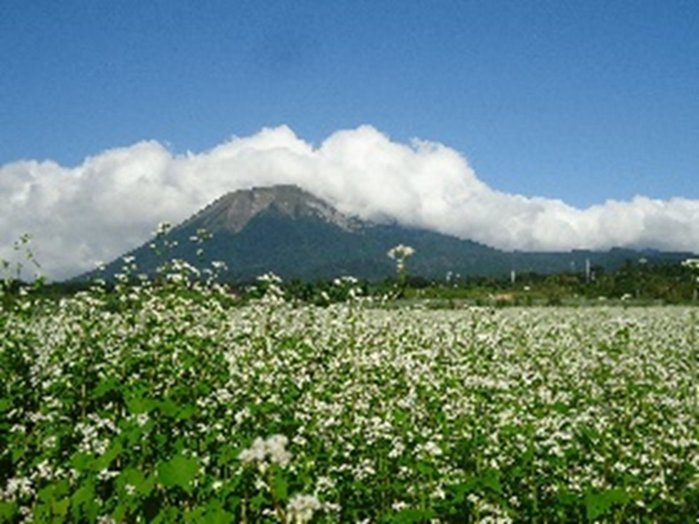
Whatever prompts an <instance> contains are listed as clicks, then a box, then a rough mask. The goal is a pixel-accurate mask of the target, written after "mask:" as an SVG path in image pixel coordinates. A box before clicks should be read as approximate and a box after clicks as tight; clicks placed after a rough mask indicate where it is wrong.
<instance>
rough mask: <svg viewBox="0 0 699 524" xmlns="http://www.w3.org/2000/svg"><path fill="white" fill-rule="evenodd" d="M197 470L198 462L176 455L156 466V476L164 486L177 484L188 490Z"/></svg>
mask: <svg viewBox="0 0 699 524" xmlns="http://www.w3.org/2000/svg"><path fill="white" fill-rule="evenodd" d="M198 470H199V464H198V463H197V461H196V460H194V459H192V458H188V457H185V456H183V455H177V456H175V457H173V458H172V459H171V460H169V461H168V462H161V463H160V465H159V466H158V478H159V479H160V482H162V484H163V486H165V487H174V486H179V487H181V488H182V489H184V490H186V491H190V489H191V488H190V486H189V484H190V482H192V480H194V477H196V475H197V471H198Z"/></svg>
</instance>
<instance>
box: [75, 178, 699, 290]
mask: <svg viewBox="0 0 699 524" xmlns="http://www.w3.org/2000/svg"><path fill="white" fill-rule="evenodd" d="M202 230H206V231H207V233H208V234H210V235H211V239H210V240H208V241H207V242H206V243H204V244H203V245H199V243H198V242H193V241H192V239H198V238H199V237H200V233H201V231H202ZM163 239H164V240H167V241H168V243H169V244H170V245H171V246H172V247H171V249H170V252H169V253H167V254H166V255H157V254H156V253H155V252H154V251H153V250H152V249H151V248H150V247H149V246H150V245H152V243H153V241H152V240H151V241H149V242H146V243H145V244H143V245H142V246H140V247H137V248H136V249H134V250H132V251H130V252H129V253H127V255H129V256H132V257H134V262H135V263H136V266H137V270H136V272H137V273H145V274H147V275H149V276H153V275H155V274H156V269H157V267H158V266H159V265H161V264H162V263H163V262H165V261H166V259H171V258H179V259H183V260H186V261H187V262H189V263H190V264H192V265H195V266H198V267H210V265H211V263H212V262H214V261H222V262H224V263H225V264H226V266H227V267H228V269H227V270H226V271H225V272H224V273H223V274H222V275H221V276H222V278H224V279H226V280H250V279H254V278H255V277H257V276H259V275H260V274H262V273H266V272H268V271H272V272H274V273H276V274H278V275H280V276H281V277H283V278H300V279H304V280H318V279H328V278H334V277H337V276H342V275H352V276H355V277H358V278H366V279H369V280H377V279H381V278H386V277H388V276H392V275H395V265H394V262H393V261H392V260H390V259H389V258H388V257H387V256H386V253H387V251H388V250H389V249H390V248H392V247H393V246H395V245H397V244H406V245H410V246H412V247H413V248H415V251H416V252H415V255H414V256H413V257H411V258H410V260H409V261H408V269H409V271H410V273H411V274H414V275H419V276H423V277H426V278H433V279H435V278H438V279H443V278H444V277H445V275H446V274H447V273H452V274H454V275H456V274H460V275H461V276H496V275H504V274H507V273H509V272H510V271H517V272H530V271H531V272H537V273H556V272H562V271H570V270H575V271H583V270H584V268H585V266H586V265H588V264H591V265H595V266H599V267H601V268H604V269H615V268H617V267H619V266H621V265H622V264H623V263H624V262H625V261H627V260H629V259H633V258H636V259H638V258H640V257H645V258H648V259H649V262H650V263H658V262H662V261H672V262H675V261H680V260H683V259H684V258H687V257H688V256H691V254H689V253H665V252H653V251H648V250H644V251H638V250H633V249H624V248H614V249H611V250H609V251H606V252H601V251H587V250H574V251H569V252H553V253H548V252H538V253H537V252H521V251H514V252H505V251H501V250H498V249H495V248H492V247H489V246H485V245H483V244H479V243H477V242H474V241H471V240H466V239H460V238H457V237H454V236H449V235H445V234H442V233H437V232H434V231H430V230H426V229H419V228H410V227H405V226H401V225H399V224H397V223H389V224H385V223H373V222H369V221H364V220H361V219H359V218H357V217H350V216H347V215H344V214H342V213H340V212H339V211H337V210H336V209H335V208H334V207H332V206H331V205H330V204H328V203H327V202H325V201H323V200H322V199H320V198H318V197H316V196H314V195H312V194H311V193H309V192H307V191H304V190H302V189H300V188H299V187H297V186H293V185H280V186H266V187H256V188H252V189H247V190H239V191H234V192H230V193H226V194H225V195H222V196H221V197H220V198H218V199H216V200H214V201H213V202H211V203H210V204H208V205H207V206H205V207H204V208H202V209H201V210H199V211H198V212H196V213H194V214H193V215H192V216H191V217H189V218H188V219H186V220H185V221H183V222H182V223H180V224H179V225H177V226H175V227H174V228H172V229H171V230H170V231H169V232H168V233H167V234H166V235H165V236H164V237H163ZM199 249H201V250H202V251H201V252H200V253H197V252H198V250H199ZM121 259H122V257H119V258H118V259H116V260H114V261H112V262H111V263H110V264H108V265H107V266H106V270H105V271H104V273H103V274H102V277H104V278H107V279H108V280H109V279H113V278H114V276H115V275H116V274H117V273H118V272H119V270H120V268H121V266H122V262H121ZM95 276H97V273H96V272H90V273H87V274H85V275H81V276H80V277H78V278H77V279H78V280H85V279H88V278H92V277H95Z"/></svg>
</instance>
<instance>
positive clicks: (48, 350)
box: [0, 264, 699, 523]
mask: <svg viewBox="0 0 699 524" xmlns="http://www.w3.org/2000/svg"><path fill="white" fill-rule="evenodd" d="M176 268H177V264H173V266H172V267H171V268H170V270H176ZM180 270H181V271H183V273H184V275H185V276H183V277H182V278H165V277H164V278H163V279H162V280H160V281H159V282H158V283H152V282H136V283H134V284H130V285H129V284H127V283H125V282H119V283H117V284H116V285H115V286H114V288H113V289H111V290H110V289H108V288H106V287H105V286H92V287H91V288H90V289H88V290H81V291H77V292H75V293H74V294H72V295H69V296H54V295H51V294H42V293H43V291H39V292H29V293H27V294H23V295H20V294H19V293H18V294H17V295H16V296H13V300H12V301H10V302H7V303H5V304H4V305H3V306H2V309H0V330H1V331H2V333H3V336H2V337H0V522H19V521H22V520H23V519H25V518H26V517H27V516H31V517H32V518H33V519H34V521H35V522H96V521H97V520H98V519H101V521H105V522H106V521H109V520H108V519H113V520H114V521H117V522H139V521H140V522H192V523H194V522H274V521H279V522H287V523H291V522H294V523H296V522H307V521H308V520H309V519H313V521H314V522H338V521H352V522H354V521H361V520H364V519H369V520H370V521H372V522H397V523H409V522H429V521H430V520H434V519H437V520H439V521H446V522H481V521H486V522H487V521H494V520H497V521H501V522H510V521H512V522H531V521H541V522H562V521H563V522H580V521H585V520H589V521H612V522H615V521H616V522H625V521H663V522H683V521H684V517H686V515H692V514H697V512H699V495H698V493H697V489H696V475H697V471H696V464H695V463H694V462H693V461H692V457H693V456H694V455H695V454H696V450H697V449H698V447H699V443H698V441H697V436H696V432H695V431H694V428H696V427H697V425H698V424H699V420H697V412H696V405H695V403H694V399H695V398H696V365H695V363H696V361H697V357H698V355H697V344H696V340H697V331H698V330H699V326H698V325H697V317H696V314H695V312H694V311H693V309H692V308H686V307H685V308H680V307H673V308H667V309H661V308H645V309H635V308H627V309H623V308H609V307H604V308H570V309H567V308H551V307H548V308H534V307H532V308H524V309H518V308H511V307H508V308H499V309H494V308H489V307H488V308H481V307H464V304H463V303H457V302H455V308H454V310H453V311H452V310H448V311H447V310H443V311H432V310H430V309H428V308H425V307H423V306H424V302H420V300H419V298H420V297H419V296H418V295H417V291H423V292H427V291H430V287H429V286H427V285H425V286H424V287H422V288H420V289H419V290H418V289H415V288H410V287H408V288H407V291H408V292H410V293H414V294H413V295H410V294H408V295H407V296H406V298H405V301H404V302H401V303H400V304H402V305H407V306H410V307H398V306H396V304H394V303H389V304H386V303H383V302H381V301H380V300H377V297H379V296H380V295H381V294H382V293H383V292H384V291H386V292H387V291H390V290H391V289H392V287H393V286H394V282H385V283H379V284H376V285H375V286H374V287H372V285H370V284H367V283H361V282H356V281H354V280H352V279H340V280H338V281H336V282H333V283H325V284H322V285H317V286H310V287H308V285H307V284H305V283H303V282H294V283H290V284H289V285H287V286H284V284H283V283H280V282H278V281H277V280H276V279H275V278H273V277H272V276H270V275H268V276H267V277H266V279H264V280H263V281H262V283H261V284H260V285H259V286H256V287H255V289H254V290H253V291H251V292H250V294H249V295H248V296H247V297H245V299H244V300H240V299H237V298H232V297H231V294H230V290H229V289H228V288H225V287H222V286H219V285H216V284H211V283H206V282H202V281H201V280H198V279H195V278H187V276H186V275H190V273H189V272H188V271H189V270H188V269H187V268H186V267H180ZM629 271H630V270H629ZM644 271H646V269H644ZM646 276H647V277H648V281H650V280H652V279H651V277H650V276H649V275H646ZM576 278H577V277H573V276H567V277H565V278H564V277H562V276H561V277H560V278H559V279H558V280H555V282H554V284H555V285H554V284H552V283H551V281H549V280H546V279H543V280H540V281H535V279H534V277H531V280H530V281H528V282H529V283H528V284H524V283H517V284H516V285H521V286H524V285H529V286H530V290H529V291H524V289H523V287H522V288H521V291H517V290H515V293H516V292H521V293H525V292H526V293H529V292H536V291H535V289H536V286H538V285H541V286H542V287H543V286H550V287H546V288H545V289H546V290H547V291H546V294H548V293H549V292H551V291H552V290H554V289H557V288H556V286H575V285H581V286H584V285H587V284H585V283H582V284H580V283H578V284H576V282H577V281H576ZM262 284H264V285H262ZM510 285H511V284H508V283H506V282H497V281H488V282H479V283H478V287H477V288H476V287H473V288H469V290H470V292H473V291H474V290H475V289H478V290H480V291H479V292H481V291H482V292H484V293H486V291H487V290H490V291H494V290H498V291H499V292H501V293H502V294H505V292H507V290H508V289H509V288H508V286H510ZM382 286H383V287H382ZM434 289H438V291H439V290H441V291H443V292H444V293H445V297H448V298H447V300H448V299H453V300H458V298H459V297H458V295H452V294H448V293H455V291H453V290H454V288H453V287H447V286H444V287H443V288H436V287H435V288H434ZM441 291H439V292H441ZM457 291H458V290H457ZM372 293H373V294H374V295H375V296H374V297H371V296H369V297H367V295H371V294H372ZM471 296H472V295H471ZM544 296H545V295H544ZM552 296H553V295H552ZM564 297H565V295H564ZM422 298H423V299H424V296H423V297H422ZM485 300H488V299H487V294H486V295H485ZM503 300H504V299H503ZM314 303H317V304H319V305H314ZM389 305H390V306H396V307H394V308H389V307H386V306H389ZM412 306H416V307H412Z"/></svg>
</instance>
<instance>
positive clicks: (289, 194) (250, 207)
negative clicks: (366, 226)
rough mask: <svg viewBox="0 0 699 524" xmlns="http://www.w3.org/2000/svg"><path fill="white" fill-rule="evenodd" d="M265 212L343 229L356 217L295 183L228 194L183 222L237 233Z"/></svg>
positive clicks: (353, 226)
mask: <svg viewBox="0 0 699 524" xmlns="http://www.w3.org/2000/svg"><path fill="white" fill-rule="evenodd" d="M265 211H275V212H277V213H280V214H282V215H284V216H287V217H289V218H294V219H298V218H317V219H321V220H323V221H325V222H328V223H330V224H334V225H336V226H338V227H340V228H341V229H344V230H345V231H352V230H354V229H357V226H358V221H357V220H353V219H352V218H350V217H347V216H345V215H343V214H342V213H340V212H339V211H337V210H336V209H335V208H334V207H332V206H331V205H330V204H328V203H327V202H325V201H323V200H321V199H320V198H318V197H316V196H315V195H312V194H311V193H309V192H307V191H304V190H303V189H301V188H300V187H298V186H295V185H275V186H265V187H253V188H251V189H242V190H238V191H233V192H230V193H227V194H225V195H223V196H222V197H221V198H219V199H218V200H215V201H214V202H212V203H211V204H209V205H208V206H206V207H205V208H204V209H202V210H201V211H200V212H199V213H197V214H196V215H194V216H193V217H191V218H190V219H189V220H187V221H186V222H185V223H184V224H182V225H183V226H187V225H191V224H192V223H193V222H196V223H197V224H198V225H199V226H200V227H202V228H204V229H206V230H208V231H221V230H226V231H229V232H232V233H239V232H240V231H242V230H243V228H245V226H246V225H247V224H248V223H249V222H250V221H251V220H252V219H253V218H254V217H255V216H257V215H258V214H260V213H262V212H265Z"/></svg>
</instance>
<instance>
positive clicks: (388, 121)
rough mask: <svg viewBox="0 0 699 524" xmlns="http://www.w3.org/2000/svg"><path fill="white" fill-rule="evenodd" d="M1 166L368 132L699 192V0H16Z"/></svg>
mask: <svg viewBox="0 0 699 524" xmlns="http://www.w3.org/2000/svg"><path fill="white" fill-rule="evenodd" d="M1 9H2V12H1V13H0V53H1V54H0V68H1V69H2V71H3V73H2V75H0V130H1V132H2V141H0V164H3V163H7V162H10V161H13V160H18V159H27V158H32V159H54V160H56V161H58V162H60V163H61V164H66V165H73V164H77V163H80V162H81V161H82V160H83V158H84V157H86V156H88V155H94V154H97V153H99V152H100V151H102V150H104V149H107V148H110V147H115V146H123V145H128V144H131V143H133V142H136V141H139V140H141V139H157V140H159V141H161V142H164V143H167V144H169V147H171V148H172V149H173V150H174V151H186V150H193V151H200V150H203V149H207V148H210V147H213V146H215V145H216V144H218V143H219V142H221V141H222V140H225V139H226V138H228V137H230V136H231V135H239V136H245V135H249V134H252V133H255V132H257V131H259V129H260V128H262V127H263V126H275V125H279V124H286V125H288V126H290V127H291V128H292V129H293V130H294V131H295V132H296V133H297V134H298V135H299V136H300V137H303V138H304V139H306V140H308V141H310V142H312V143H316V144H317V143H319V142H321V141H322V140H323V139H324V138H326V137H327V136H328V135H330V134H331V133H332V132H333V131H335V130H338V129H345V128H353V127H356V126H357V125H360V124H371V125H373V126H375V127H377V128H378V129H379V130H381V131H382V132H384V133H386V134H387V135H389V136H390V137H391V138H393V139H396V140H400V141H404V140H407V139H410V138H412V137H419V138H423V139H428V140H432V141H437V142H441V143H444V144H446V145H448V146H450V147H453V148H454V149H456V150H458V151H460V152H461V153H462V154H464V155H465V156H466V157H467V158H468V160H469V162H470V163H471V165H472V166H473V167H474V169H475V170H476V172H477V173H478V175H479V177H480V178H481V179H482V180H484V181H485V182H487V183H488V184H490V185H491V186H492V187H495V188H497V189H500V190H503V191H510V192H516V193H520V194H523V195H529V196H534V195H541V196H548V197H555V198H561V199H563V200H565V201H566V202H568V203H570V204H573V205H577V206H587V205H590V204H593V203H598V202H601V201H603V200H605V199H607V198H618V199H627V198H631V197H633V196H634V195H635V194H643V195H647V196H651V197H656V198H669V197H672V196H685V197H691V198H697V197H699V184H697V183H696V180H697V178H698V176H699V96H698V95H697V94H698V93H699V4H697V2H695V1H687V2H682V1H662V2H660V1H652V2H646V1H628V2H618V1H617V2H615V1H603V2H602V1H585V2H566V1H552V2H547V1H536V2H526V1H480V2H471V1H456V2H449V1H431V2H425V1H401V2H388V1H380V0H379V1H376V0H375V1H371V2H362V1H359V2H338V1H329V2H325V1H323V2H321V1H316V2H308V1H301V2H281V1H279V2H258V1H254V2H231V1H219V2H216V1H207V2H194V1H190V2H184V1H174V0H168V1H149V2H144V1H116V2H111V1H110V2H107V1H94V2H89V1H80V2H76V1H71V0H64V1H61V2H55V1H53V0H51V1H32V2H25V1H21V0H8V1H6V2H4V3H3V5H2V8H1Z"/></svg>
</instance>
